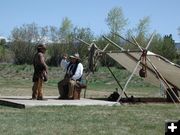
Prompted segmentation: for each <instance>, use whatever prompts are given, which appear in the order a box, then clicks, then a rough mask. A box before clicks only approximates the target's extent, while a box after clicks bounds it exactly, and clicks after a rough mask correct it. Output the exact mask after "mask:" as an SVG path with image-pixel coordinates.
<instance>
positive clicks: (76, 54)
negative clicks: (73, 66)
mask: <svg viewBox="0 0 180 135" xmlns="http://www.w3.org/2000/svg"><path fill="white" fill-rule="evenodd" d="M69 57H70V58H73V59H77V60H80V57H79V54H78V53H75V54H74V55H70V56H69Z"/></svg>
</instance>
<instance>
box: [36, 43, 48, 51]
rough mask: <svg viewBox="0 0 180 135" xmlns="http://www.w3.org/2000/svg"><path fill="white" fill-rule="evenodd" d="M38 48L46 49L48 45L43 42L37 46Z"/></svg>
mask: <svg viewBox="0 0 180 135" xmlns="http://www.w3.org/2000/svg"><path fill="white" fill-rule="evenodd" d="M37 49H44V50H46V46H45V45H43V44H39V45H38V46H37Z"/></svg>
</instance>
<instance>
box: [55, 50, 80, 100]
mask: <svg viewBox="0 0 180 135" xmlns="http://www.w3.org/2000/svg"><path fill="white" fill-rule="evenodd" d="M82 75H83V65H82V63H80V57H79V54H77V53H76V54H74V55H71V56H70V63H69V64H68V65H67V68H66V75H65V77H64V79H63V80H62V81H60V82H59V83H58V89H59V94H60V98H70V99H72V98H73V92H74V88H75V85H76V82H77V81H81V78H82ZM67 87H68V91H67Z"/></svg>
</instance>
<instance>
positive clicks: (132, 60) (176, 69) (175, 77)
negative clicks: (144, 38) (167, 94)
mask: <svg viewBox="0 0 180 135" xmlns="http://www.w3.org/2000/svg"><path fill="white" fill-rule="evenodd" d="M141 54H142V52H122V53H113V52H112V53H107V55H109V56H110V57H111V58H113V59H114V60H115V61H117V62H118V63H119V64H120V65H122V66H123V67H124V68H126V69H127V70H128V71H130V72H133V70H134V68H135V66H136V64H137V61H138V60H139V58H140V56H141ZM147 57H148V58H149V59H150V61H151V62H152V63H153V64H154V66H155V67H156V68H157V70H158V71H159V72H160V74H161V75H162V76H163V77H164V78H165V79H166V80H167V81H168V82H169V83H170V84H172V85H174V86H176V87H178V88H180V66H179V65H177V64H174V63H172V62H170V61H169V60H167V59H166V58H164V57H162V56H160V55H157V54H154V53H152V52H150V51H148V53H147ZM141 68H142V64H140V65H139V67H138V68H137V70H136V72H135V74H136V75H138V76H139V70H140V69H141ZM144 80H145V81H148V82H150V83H152V84H153V85H156V86H159V85H160V80H159V79H158V78H157V75H156V74H155V70H154V69H153V67H152V66H151V64H150V63H149V62H148V61H147V77H146V78H144Z"/></svg>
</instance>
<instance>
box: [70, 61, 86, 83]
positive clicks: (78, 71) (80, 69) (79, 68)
mask: <svg viewBox="0 0 180 135" xmlns="http://www.w3.org/2000/svg"><path fill="white" fill-rule="evenodd" d="M82 75H83V65H82V64H81V63H79V64H78V66H77V69H76V72H75V74H74V75H73V76H72V77H71V79H73V80H75V81H76V80H77V79H79V78H81V77H82Z"/></svg>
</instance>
